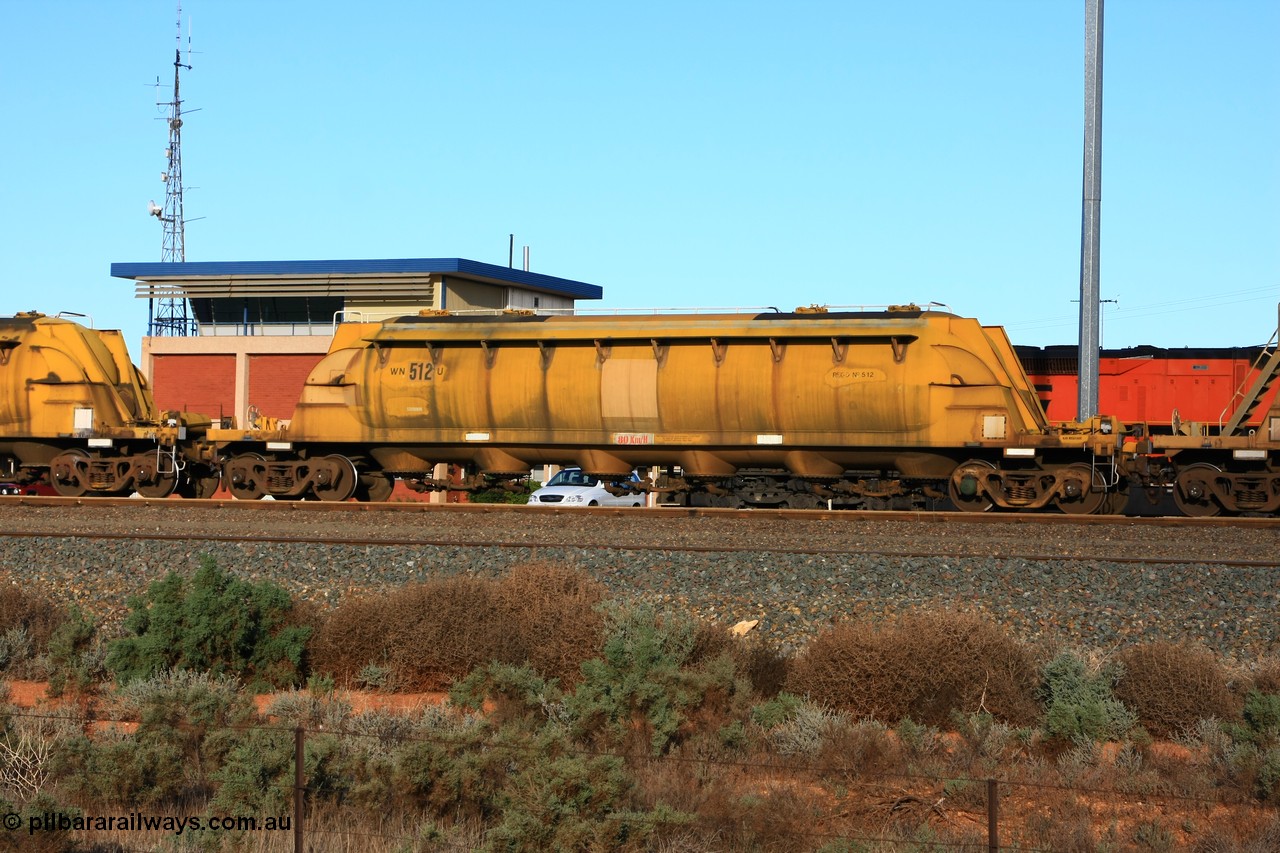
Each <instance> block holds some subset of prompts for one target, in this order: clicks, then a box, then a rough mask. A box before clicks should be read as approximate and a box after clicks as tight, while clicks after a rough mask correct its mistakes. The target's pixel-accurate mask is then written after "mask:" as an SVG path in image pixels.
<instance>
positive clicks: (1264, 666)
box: [1249, 658, 1280, 693]
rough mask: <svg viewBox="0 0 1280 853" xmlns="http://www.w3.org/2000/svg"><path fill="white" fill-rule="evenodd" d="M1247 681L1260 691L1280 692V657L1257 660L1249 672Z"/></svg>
mask: <svg viewBox="0 0 1280 853" xmlns="http://www.w3.org/2000/svg"><path fill="white" fill-rule="evenodd" d="M1249 681H1250V682H1251V683H1252V686H1253V689H1254V690H1257V691H1259V692H1260V693H1280V658H1265V659H1263V660H1260V661H1258V662H1257V664H1256V665H1255V666H1254V667H1253V671H1252V672H1251V673H1250V674H1249Z"/></svg>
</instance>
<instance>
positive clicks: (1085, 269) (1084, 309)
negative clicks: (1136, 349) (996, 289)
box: [1077, 0, 1103, 421]
mask: <svg viewBox="0 0 1280 853" xmlns="http://www.w3.org/2000/svg"><path fill="white" fill-rule="evenodd" d="M1084 6H1085V9H1084V188H1083V192H1082V205H1081V207H1082V213H1081V217H1080V218H1081V223H1080V347H1079V350H1078V352H1079V354H1080V370H1079V375H1080V401H1079V407H1078V410H1077V419H1078V420H1081V421H1083V420H1087V419H1089V418H1091V417H1093V416H1094V415H1096V414H1098V347H1099V345H1100V343H1101V340H1100V339H1101V326H1102V320H1101V315H1102V310H1101V308H1102V306H1101V305H1100V304H1099V302H1098V294H1099V281H1098V243H1099V240H1100V237H1101V231H1102V227H1101V223H1102V15H1103V8H1102V6H1103V0H1085V4H1084Z"/></svg>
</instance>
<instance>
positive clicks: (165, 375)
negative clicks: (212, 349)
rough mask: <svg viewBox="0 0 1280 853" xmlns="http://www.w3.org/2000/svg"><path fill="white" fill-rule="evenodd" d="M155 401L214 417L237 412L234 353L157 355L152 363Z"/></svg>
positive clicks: (181, 409) (168, 406) (229, 415)
mask: <svg viewBox="0 0 1280 853" xmlns="http://www.w3.org/2000/svg"><path fill="white" fill-rule="evenodd" d="M151 388H152V392H153V393H154V394H155V398H156V405H157V406H158V407H159V408H160V409H161V411H165V410H175V409H176V410H177V411H180V412H198V413H200V414H205V415H208V416H209V417H211V418H213V419H214V420H215V421H216V420H217V419H218V418H219V417H222V416H223V415H225V416H227V417H231V416H233V415H234V414H235V404H236V357H235V356H234V355H157V356H156V357H155V358H154V359H153V360H152V363H151Z"/></svg>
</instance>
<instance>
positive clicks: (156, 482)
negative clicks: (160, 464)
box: [134, 471, 178, 498]
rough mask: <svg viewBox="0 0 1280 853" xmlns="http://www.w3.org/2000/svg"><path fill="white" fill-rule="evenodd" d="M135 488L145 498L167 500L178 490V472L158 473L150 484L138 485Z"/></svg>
mask: <svg viewBox="0 0 1280 853" xmlns="http://www.w3.org/2000/svg"><path fill="white" fill-rule="evenodd" d="M134 488H136V489H137V491H138V494H140V495H142V496H143V497H144V498H167V497H169V495H171V494H173V493H174V491H175V490H176V489H177V488H178V472H177V471H167V472H161V471H157V472H156V473H155V474H154V475H153V476H152V478H151V480H150V481H149V482H146V483H138V484H137V485H136V486H135V487H134Z"/></svg>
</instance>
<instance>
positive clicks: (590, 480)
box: [547, 470, 596, 486]
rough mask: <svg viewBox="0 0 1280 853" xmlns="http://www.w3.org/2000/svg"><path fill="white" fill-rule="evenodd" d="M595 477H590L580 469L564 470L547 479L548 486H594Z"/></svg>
mask: <svg viewBox="0 0 1280 853" xmlns="http://www.w3.org/2000/svg"><path fill="white" fill-rule="evenodd" d="M595 483H596V481H595V478H594V477H588V476H587V475H586V474H584V473H582V472H581V471H578V470H564V471H561V472H560V473H558V474H556V475H555V476H554V477H552V478H551V479H550V480H548V481H547V485H548V486H594V485H595Z"/></svg>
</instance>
